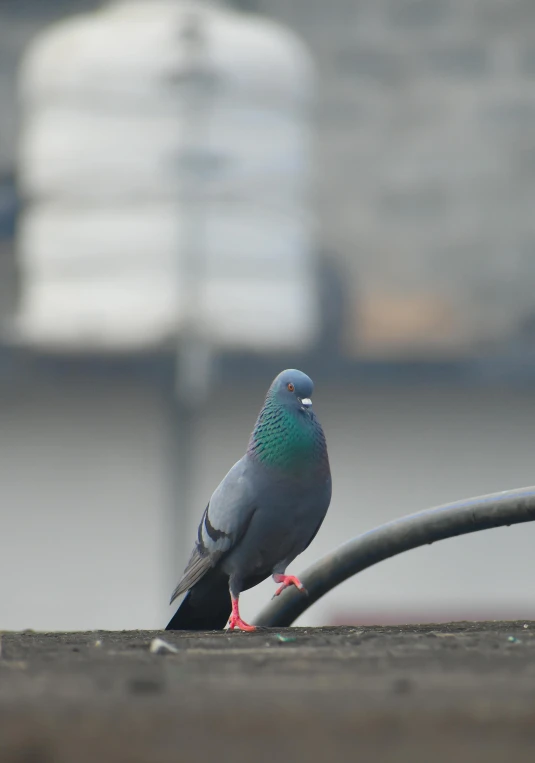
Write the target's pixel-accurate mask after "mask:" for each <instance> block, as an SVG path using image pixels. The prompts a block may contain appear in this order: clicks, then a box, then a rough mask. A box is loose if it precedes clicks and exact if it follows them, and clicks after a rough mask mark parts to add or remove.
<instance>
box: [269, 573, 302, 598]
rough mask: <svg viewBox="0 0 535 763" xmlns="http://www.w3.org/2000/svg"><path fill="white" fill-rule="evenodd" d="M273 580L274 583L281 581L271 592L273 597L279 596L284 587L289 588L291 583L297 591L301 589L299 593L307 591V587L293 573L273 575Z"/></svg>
mask: <svg viewBox="0 0 535 763" xmlns="http://www.w3.org/2000/svg"><path fill="white" fill-rule="evenodd" d="M273 580H274V581H275V583H282V585H281V586H279V588H277V590H276V591H275V593H274V594H273V598H275V596H280V595H281V593H282V592H283V591H284V589H285V588H289V586H291V585H294V586H295V587H296V588H297V590H298V591H301V593H304V594H306V593H307V589H306V588H305V586H304V585H303V584H302V583H301V581H300V580H299V578H296V577H295V575H273Z"/></svg>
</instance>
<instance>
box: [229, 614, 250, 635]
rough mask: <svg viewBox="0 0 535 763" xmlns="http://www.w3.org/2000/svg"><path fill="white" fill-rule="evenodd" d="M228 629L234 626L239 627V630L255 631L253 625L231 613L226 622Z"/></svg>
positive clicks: (232, 628)
mask: <svg viewBox="0 0 535 763" xmlns="http://www.w3.org/2000/svg"><path fill="white" fill-rule="evenodd" d="M228 627H229V630H231V631H233V630H234V628H239V630H241V631H248V632H251V631H255V630H256V627H255V626H254V625H249V623H246V622H245V621H244V620H242V619H241V617H240V616H239V615H238V616H235V615H231V616H230V620H229V622H228Z"/></svg>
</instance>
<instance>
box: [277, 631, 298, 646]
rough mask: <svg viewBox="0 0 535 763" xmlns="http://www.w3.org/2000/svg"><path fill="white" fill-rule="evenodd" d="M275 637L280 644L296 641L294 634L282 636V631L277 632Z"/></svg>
mask: <svg viewBox="0 0 535 763" xmlns="http://www.w3.org/2000/svg"><path fill="white" fill-rule="evenodd" d="M275 638H276V639H277V641H280V642H281V644H289V643H290V642H292V641H297V639H296V637H295V636H283V635H282V633H277V635H276V636H275Z"/></svg>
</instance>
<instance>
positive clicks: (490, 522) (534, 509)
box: [255, 487, 535, 627]
mask: <svg viewBox="0 0 535 763" xmlns="http://www.w3.org/2000/svg"><path fill="white" fill-rule="evenodd" d="M534 520H535V487H526V488H520V489H518V490H506V491H504V492H502V493H493V494H492V495H484V496H480V497H479V498H468V499H466V500H464V501H456V502H455V503H448V504H446V505H445V506H438V507H437V508H434V509H428V510H427V511H421V512H418V513H417V514H410V515H409V516H407V517H402V518H401V519H396V520H394V521H393V522H388V524H386V525H381V527H377V528H376V529H375V530H371V531H370V532H367V533H365V534H364V535H359V536H358V537H357V538H353V539H352V540H350V541H348V542H347V543H344V544H343V545H342V546H339V547H338V548H337V549H336V550H335V551H333V552H332V553H331V554H327V556H324V557H323V558H322V559H320V560H319V561H318V562H316V564H313V565H312V567H309V568H308V570H306V572H305V573H304V574H303V576H302V577H301V580H302V582H303V584H304V585H305V587H306V589H307V591H308V596H304V595H303V594H302V593H300V592H299V591H297V590H296V589H295V588H292V589H287V590H286V591H285V592H284V593H283V594H282V595H281V596H280V597H279V598H278V599H274V600H273V601H272V602H271V603H270V604H269V605H268V606H267V607H266V608H265V609H264V610H263V611H262V612H261V613H260V615H259V616H258V617H257V618H256V620H255V625H263V626H271V627H285V626H289V625H291V624H292V623H293V622H294V621H295V620H296V619H297V618H298V617H299V615H301V614H302V613H303V612H305V611H306V610H307V609H308V608H309V607H311V606H312V604H314V603H315V602H316V601H318V599H320V598H321V597H322V596H324V595H325V594H326V593H328V592H329V591H330V590H331V589H332V588H335V586H337V585H339V584H340V583H343V582H344V580H347V578H350V577H351V576H352V575H356V574H357V572H362V570H365V569H367V568H368V567H371V566H372V565H374V564H377V562H382V561H383V560H384V559H389V558H390V557H392V556H396V555H397V554H401V553H403V551H409V550H410V549H411V548H418V547H419V546H425V545H427V544H431V543H435V542H436V541H438V540H445V539H446V538H454V537H456V536H457V535H466V534H467V533H474V532H479V530H489V529H491V528H493V527H504V526H509V525H515V524H520V523H521V522H533V521H534Z"/></svg>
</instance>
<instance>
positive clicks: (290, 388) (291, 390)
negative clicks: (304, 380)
mask: <svg viewBox="0 0 535 763" xmlns="http://www.w3.org/2000/svg"><path fill="white" fill-rule="evenodd" d="M288 389H289V390H290V392H293V391H294V390H295V387H294V385H293V384H292V382H289V383H288Z"/></svg>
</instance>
